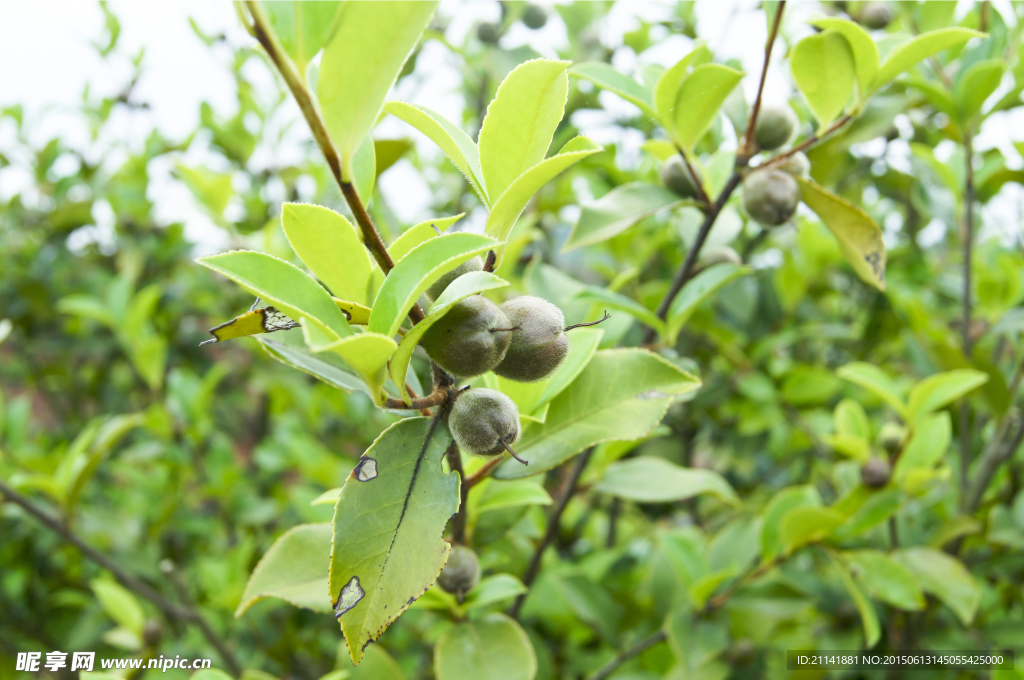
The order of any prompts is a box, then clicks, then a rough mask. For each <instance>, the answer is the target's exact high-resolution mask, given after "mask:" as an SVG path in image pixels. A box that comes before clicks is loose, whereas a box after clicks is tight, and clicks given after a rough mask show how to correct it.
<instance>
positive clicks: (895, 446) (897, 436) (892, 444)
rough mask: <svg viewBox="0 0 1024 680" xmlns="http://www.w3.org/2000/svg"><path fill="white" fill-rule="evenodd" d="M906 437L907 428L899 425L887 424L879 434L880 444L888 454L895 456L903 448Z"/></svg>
mask: <svg viewBox="0 0 1024 680" xmlns="http://www.w3.org/2000/svg"><path fill="white" fill-rule="evenodd" d="M906 436H907V430H906V428H904V427H903V426H902V425H900V424H899V423H886V424H885V425H882V429H881V431H880V432H879V433H878V443H879V444H880V445H881V447H882V449H883V450H884V451H885V452H886V453H889V454H894V453H897V452H898V451H900V450H901V449H902V448H903V438H904V437H906Z"/></svg>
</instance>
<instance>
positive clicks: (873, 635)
mask: <svg viewBox="0 0 1024 680" xmlns="http://www.w3.org/2000/svg"><path fill="white" fill-rule="evenodd" d="M829 557H831V558H832V563H833V564H834V565H835V567H836V570H837V571H838V572H839V578H840V580H842V582H843V585H844V586H846V592H848V593H850V597H851V598H853V603H854V604H855V605H856V606H857V611H858V612H860V619H861V623H863V625H864V648H865V649H870V648H872V647H874V646H875V644H876V643H877V642H878V638H880V637H881V636H882V627H881V626H880V625H879V624H878V614H876V613H875V608H874V607H873V606H872V605H871V602H870V601H869V600H868V599H867V598H866V597H864V593H863V592H862V591H861V589H860V587H859V586H858V585H857V584H856V582H854V580H853V577H851V576H850V572H849V571H847V568H846V565H845V564H843V563H842V562H841V561H840V560H839V559H838V558H837V557H836V556H835V555H833V554H831V553H830V554H829Z"/></svg>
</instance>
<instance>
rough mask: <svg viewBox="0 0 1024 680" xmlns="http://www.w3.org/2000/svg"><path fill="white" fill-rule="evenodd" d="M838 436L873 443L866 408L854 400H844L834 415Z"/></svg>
mask: <svg viewBox="0 0 1024 680" xmlns="http://www.w3.org/2000/svg"><path fill="white" fill-rule="evenodd" d="M832 420H833V423H834V425H835V428H836V434H840V435H846V436H850V437H858V438H860V439H863V440H865V441H871V423H870V421H869V420H868V414H867V413H865V412H864V407H863V406H861V405H860V404H859V403H857V402H856V401H854V400H853V399H843V400H842V401H840V402H839V403H838V404H836V409H835V411H834V412H833V413H832Z"/></svg>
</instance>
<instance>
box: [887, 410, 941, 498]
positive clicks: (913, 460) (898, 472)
mask: <svg viewBox="0 0 1024 680" xmlns="http://www.w3.org/2000/svg"><path fill="white" fill-rule="evenodd" d="M952 437H953V425H952V423H951V422H950V418H949V413H948V412H947V411H943V412H942V413H934V414H932V415H928V416H924V417H922V418H921V419H920V420H918V421H917V422H916V423H915V424H914V430H913V434H911V435H910V439H909V440H908V441H907V444H906V446H905V447H904V448H903V452H902V453H901V454H900V457H899V458H898V459H897V461H896V467H895V468H894V469H893V471H892V476H893V479H895V480H896V481H897V482H899V481H901V480H903V479H905V478H906V476H907V475H908V474H910V471H911V470H913V469H915V468H930V467H932V466H933V465H935V463H936V462H938V461H940V460H942V457H943V456H944V455H946V450H947V449H948V448H949V443H950V441H951V440H952Z"/></svg>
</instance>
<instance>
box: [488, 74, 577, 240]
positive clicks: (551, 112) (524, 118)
mask: <svg viewBox="0 0 1024 680" xmlns="http://www.w3.org/2000/svg"><path fill="white" fill-rule="evenodd" d="M570 63H571V62H568V61H552V60H550V59H533V60H531V61H527V62H525V63H522V64H520V65H519V66H517V67H515V68H514V69H512V72H511V73H509V74H508V75H507V76H506V77H505V80H504V81H502V83H501V85H500V86H499V87H498V91H497V93H496V94H495V95H494V100H493V101H491V103H490V104H489V105H488V107H487V115H486V116H485V117H484V122H483V126H482V127H481V128H480V167H481V169H482V171H483V177H484V185H485V186H486V190H487V195H488V196H489V197H490V198H491V201H492V202H493V203H494V204H496V203H497V202H498V200H499V198H498V197H500V196H501V195H502V194H504V193H505V190H506V189H508V188H509V187H510V186H511V185H512V183H513V182H514V181H515V180H516V178H518V177H519V176H520V175H523V174H524V173H525V172H526V171H527V170H529V169H530V168H532V167H534V166H535V165H537V164H538V163H540V162H541V161H542V160H544V156H546V155H547V152H548V147H549V146H551V138H552V137H553V136H554V134H555V128H556V127H558V123H559V122H560V121H561V120H562V113H563V112H564V110H565V101H566V98H567V97H568V95H569V76H568V75H567V74H566V72H565V70H566V68H568V67H569V64H570ZM545 181H546V180H545ZM531 195H532V194H531ZM517 215H518V212H517ZM488 233H493V232H491V231H490V230H488ZM502 240H504V237H503V238H502Z"/></svg>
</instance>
